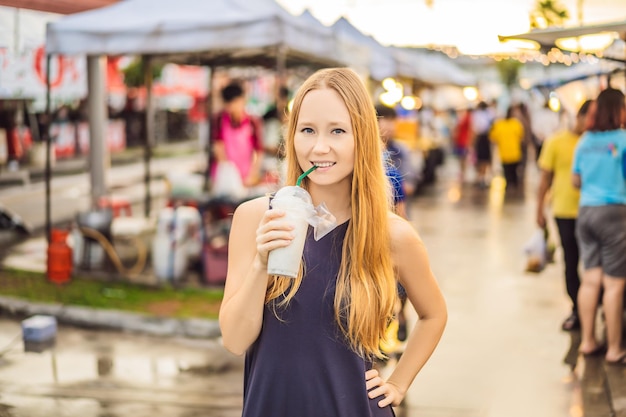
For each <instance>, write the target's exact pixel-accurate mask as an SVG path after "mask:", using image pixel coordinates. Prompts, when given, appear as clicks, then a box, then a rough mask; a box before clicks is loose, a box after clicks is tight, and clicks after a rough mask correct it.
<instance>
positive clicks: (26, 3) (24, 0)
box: [0, 0, 120, 14]
mask: <svg viewBox="0 0 626 417" xmlns="http://www.w3.org/2000/svg"><path fill="white" fill-rule="evenodd" d="M118 1H120V0H80V1H76V0H0V6H7V7H17V8H20V9H30V10H38V11H40V12H48V13H58V14H72V13H78V12H84V11H86V10H91V9H97V8H100V7H104V6H108V5H111V4H113V3H117V2H118Z"/></svg>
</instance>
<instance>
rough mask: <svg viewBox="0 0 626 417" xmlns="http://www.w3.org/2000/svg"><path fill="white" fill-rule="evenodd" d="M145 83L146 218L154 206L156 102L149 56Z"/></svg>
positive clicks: (145, 57)
mask: <svg viewBox="0 0 626 417" xmlns="http://www.w3.org/2000/svg"><path fill="white" fill-rule="evenodd" d="M143 71H144V74H143V75H144V81H145V85H146V141H145V144H144V145H145V146H144V154H143V156H144V170H145V171H144V184H145V193H146V194H145V201H144V216H145V217H146V218H148V217H150V209H151V206H152V195H151V194H150V158H151V157H152V146H153V144H154V117H155V109H154V100H153V97H152V59H151V58H150V57H149V56H144V57H143Z"/></svg>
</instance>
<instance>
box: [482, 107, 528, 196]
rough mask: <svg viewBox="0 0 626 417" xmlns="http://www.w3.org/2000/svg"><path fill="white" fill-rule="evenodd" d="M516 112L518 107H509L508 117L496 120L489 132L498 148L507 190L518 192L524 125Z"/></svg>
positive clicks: (490, 137)
mask: <svg viewBox="0 0 626 417" xmlns="http://www.w3.org/2000/svg"><path fill="white" fill-rule="evenodd" d="M516 111H518V110H517V109H516V107H514V106H509V108H508V110H507V112H506V117H505V118H503V119H498V120H496V121H495V122H494V123H493V126H492V127H491V130H490V131H489V139H490V140H491V141H492V142H493V143H494V144H495V145H496V147H497V148H498V154H499V155H500V162H501V164H502V170H503V171H504V179H505V180H506V188H507V190H516V189H517V188H518V185H519V184H520V180H519V172H518V170H519V167H520V162H521V160H522V141H523V140H524V125H523V124H522V122H520V120H519V118H518V117H517V115H516Z"/></svg>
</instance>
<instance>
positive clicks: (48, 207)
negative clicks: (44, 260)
mask: <svg viewBox="0 0 626 417" xmlns="http://www.w3.org/2000/svg"><path fill="white" fill-rule="evenodd" d="M50 107H51V103H50V54H46V119H45V122H44V124H43V128H44V131H43V134H44V138H45V140H46V169H45V177H46V239H47V240H48V243H50V232H51V230H52V216H51V213H52V210H51V203H50V182H51V180H52V178H51V176H52V170H51V166H50V165H51V161H50V153H51V152H52V138H51V137H50V121H51V120H52V110H51V108H50Z"/></svg>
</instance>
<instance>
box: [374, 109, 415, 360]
mask: <svg viewBox="0 0 626 417" xmlns="http://www.w3.org/2000/svg"><path fill="white" fill-rule="evenodd" d="M376 114H377V115H378V127H379V129H380V137H381V139H382V141H383V145H384V150H383V163H384V164H385V173H386V174H387V177H388V178H389V181H390V182H391V190H392V192H393V196H392V200H393V210H394V212H395V213H396V214H397V215H398V216H400V217H402V218H403V219H408V215H407V209H406V191H405V190H406V188H405V184H406V183H405V181H404V180H405V178H404V177H403V175H402V174H401V173H400V171H399V169H398V168H397V167H396V164H398V165H403V164H404V165H406V164H408V163H409V159H408V152H409V151H408V150H404V149H403V148H402V147H396V146H394V145H393V143H392V142H393V139H392V137H393V136H392V135H393V133H394V132H395V126H394V124H393V123H394V121H395V119H396V116H397V113H396V111H395V110H394V109H393V108H391V107H387V106H385V105H382V104H378V105H377V106H376ZM392 155H395V158H393V157H392ZM398 296H399V300H398V305H397V307H396V314H395V315H396V320H394V321H393V322H392V323H390V329H395V334H389V337H388V339H390V340H388V341H387V343H383V347H382V350H383V351H384V352H385V353H386V354H387V355H389V354H391V353H396V352H395V351H396V350H397V349H398V346H399V344H398V343H397V341H400V342H403V341H405V340H406V337H407V324H406V315H405V313H404V308H405V306H406V291H405V290H404V288H402V287H401V286H398Z"/></svg>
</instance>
